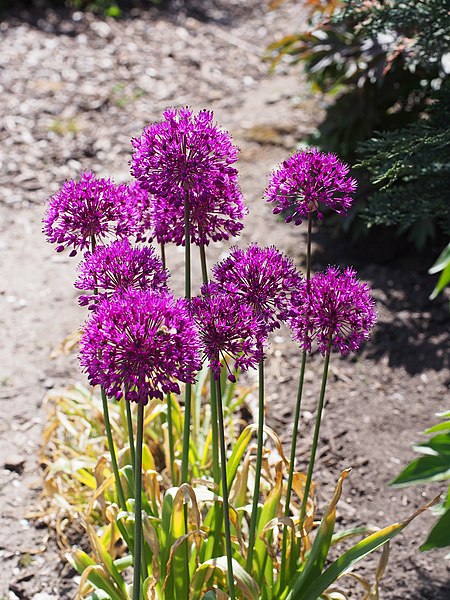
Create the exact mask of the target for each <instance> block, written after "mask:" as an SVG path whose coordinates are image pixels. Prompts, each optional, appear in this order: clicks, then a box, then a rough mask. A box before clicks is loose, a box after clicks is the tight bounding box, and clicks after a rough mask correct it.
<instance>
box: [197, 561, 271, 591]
mask: <svg viewBox="0 0 450 600" xmlns="http://www.w3.org/2000/svg"><path fill="white" fill-rule="evenodd" d="M227 572H228V568H227V557H226V556H219V557H217V558H211V559H210V560H207V561H206V562H204V563H202V564H201V565H199V566H198V567H197V570H196V571H195V573H194V577H193V578H192V581H191V593H190V596H189V600H198V599H199V598H201V594H202V592H203V591H206V590H205V588H207V587H210V586H211V585H212V584H213V583H216V584H217V585H218V586H220V587H221V588H222V589H227ZM233 574H234V579H235V583H236V587H237V588H238V590H239V591H240V594H241V595H242V597H243V598H245V600H259V597H260V596H259V588H258V585H257V583H256V581H255V580H254V579H253V577H251V575H249V574H248V573H247V571H245V569H244V568H243V567H242V566H241V565H240V564H239V563H238V562H237V560H235V559H233Z"/></svg>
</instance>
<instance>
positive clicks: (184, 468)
mask: <svg viewBox="0 0 450 600" xmlns="http://www.w3.org/2000/svg"><path fill="white" fill-rule="evenodd" d="M184 286H185V287H184V290H185V294H184V295H185V297H186V299H187V300H190V299H191V226H190V204H189V190H185V192H184ZM191 395H192V386H191V384H190V383H186V388H185V397H184V428H183V454H182V458H181V482H182V483H187V479H188V467H189V440H190V435H191Z"/></svg>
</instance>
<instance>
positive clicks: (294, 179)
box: [265, 148, 357, 225]
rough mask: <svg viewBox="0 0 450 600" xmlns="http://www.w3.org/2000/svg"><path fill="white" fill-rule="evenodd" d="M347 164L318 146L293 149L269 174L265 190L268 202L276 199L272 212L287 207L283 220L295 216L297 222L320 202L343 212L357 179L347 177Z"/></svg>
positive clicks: (317, 207) (314, 209)
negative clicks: (298, 150) (294, 150)
mask: <svg viewBox="0 0 450 600" xmlns="http://www.w3.org/2000/svg"><path fill="white" fill-rule="evenodd" d="M349 170H350V167H349V166H348V165H347V164H346V163H344V162H342V161H341V160H339V159H338V157H337V156H336V155H335V154H332V153H331V152H330V153H326V152H319V150H317V148H310V149H309V150H302V151H300V152H296V153H295V154H293V155H292V156H291V157H290V158H288V159H287V160H285V161H284V162H283V164H282V166H281V167H280V168H279V169H277V170H276V171H274V172H273V173H272V175H271V176H270V178H269V185H268V186H267V188H266V191H265V197H266V200H267V202H275V203H276V207H275V208H274V209H273V213H274V214H279V213H281V212H282V211H284V210H288V211H289V216H288V217H287V218H286V219H285V220H286V223H289V222H290V221H292V220H295V224H296V225H300V223H301V222H302V219H303V218H305V217H307V216H308V214H309V213H313V212H315V211H317V216H318V218H319V219H321V218H322V217H323V215H322V213H321V212H319V206H320V205H321V204H323V205H324V206H327V207H328V208H331V209H332V210H334V211H336V212H337V213H339V214H345V213H346V212H347V211H348V209H349V208H350V206H351V204H352V202H353V199H352V197H351V194H352V193H353V192H354V191H355V190H356V186H357V184H356V180H355V179H352V178H351V177H348V173H349Z"/></svg>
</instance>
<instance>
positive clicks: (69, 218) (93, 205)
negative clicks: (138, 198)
mask: <svg viewBox="0 0 450 600" xmlns="http://www.w3.org/2000/svg"><path fill="white" fill-rule="evenodd" d="M43 231H44V233H45V235H46V236H47V240H48V241H49V242H50V243H56V244H58V246H57V248H56V250H57V252H61V251H62V250H64V248H68V247H72V251H71V254H70V255H71V256H74V255H75V254H76V253H77V251H78V250H86V249H89V248H90V247H91V245H92V243H94V244H95V243H102V242H103V241H104V240H105V239H108V238H119V239H122V238H125V237H128V236H132V235H134V234H135V232H136V226H135V224H134V222H133V219H132V218H130V206H129V196H128V191H127V186H126V185H124V184H121V185H116V184H114V183H113V182H112V181H110V180H109V179H97V178H96V177H95V176H94V175H93V173H91V172H88V173H83V174H82V175H81V179H80V181H66V182H65V183H64V184H63V186H62V188H61V190H60V191H59V192H58V193H57V194H55V195H54V196H52V197H51V198H50V199H49V201H48V206H47V212H46V215H45V217H44V227H43Z"/></svg>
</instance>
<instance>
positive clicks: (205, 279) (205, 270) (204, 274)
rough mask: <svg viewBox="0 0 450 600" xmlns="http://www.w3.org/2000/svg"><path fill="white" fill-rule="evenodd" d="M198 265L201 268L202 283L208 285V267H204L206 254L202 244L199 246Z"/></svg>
mask: <svg viewBox="0 0 450 600" xmlns="http://www.w3.org/2000/svg"><path fill="white" fill-rule="evenodd" d="M200 264H201V267H202V281H203V283H204V284H205V285H208V267H207V265H206V252H205V245H204V244H200Z"/></svg>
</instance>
